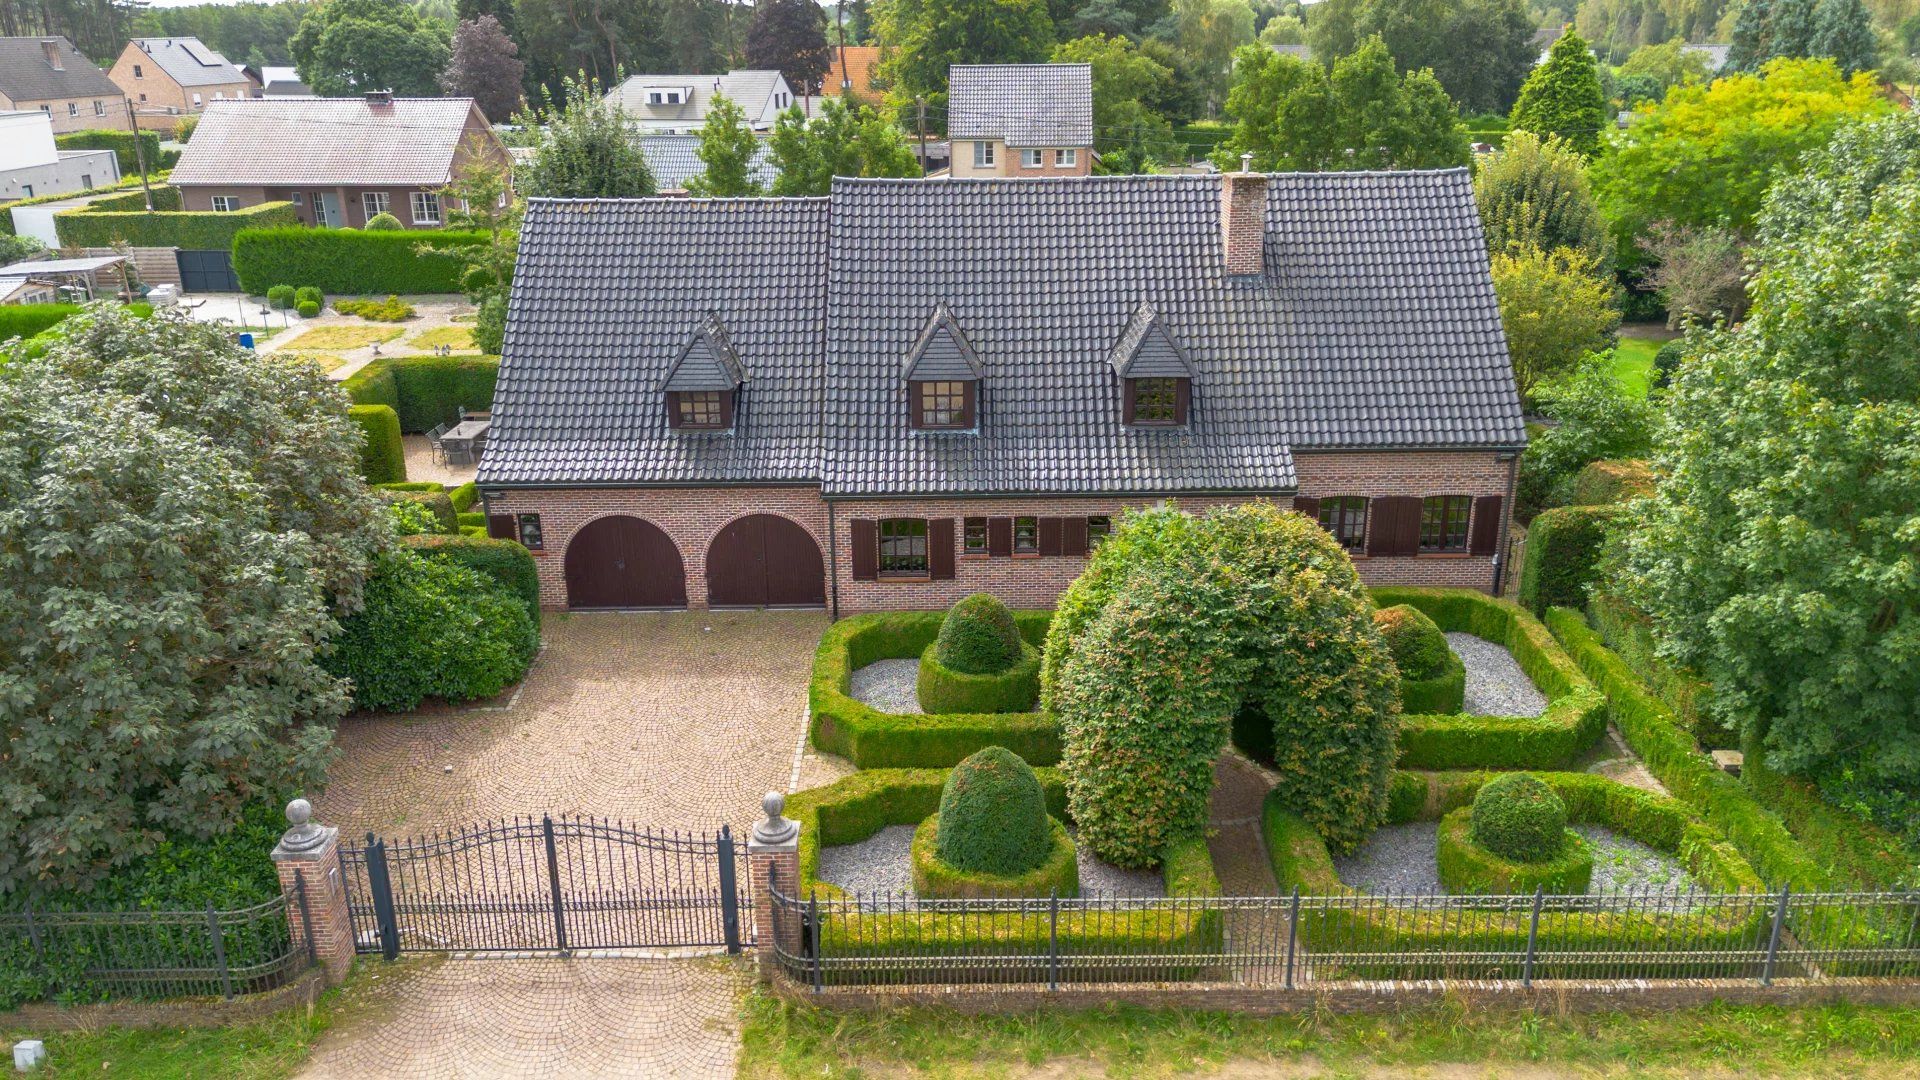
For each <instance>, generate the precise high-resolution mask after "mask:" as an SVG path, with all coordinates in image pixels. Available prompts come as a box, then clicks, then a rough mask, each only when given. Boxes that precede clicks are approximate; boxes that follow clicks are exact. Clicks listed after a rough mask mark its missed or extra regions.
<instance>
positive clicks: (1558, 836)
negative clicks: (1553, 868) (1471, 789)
mask: <svg viewBox="0 0 1920 1080" xmlns="http://www.w3.org/2000/svg"><path fill="white" fill-rule="evenodd" d="M1566 830H1567V806H1566V804H1565V803H1563V802H1561V801H1560V796H1558V795H1556V794H1554V792H1553V789H1552V788H1550V787H1548V786H1547V785H1546V784H1545V783H1543V782H1542V781H1541V780H1540V779H1539V778H1538V777H1536V776H1531V775H1529V774H1527V773H1507V774H1505V775H1502V776H1499V777H1495V778H1494V779H1492V780H1489V781H1488V782H1487V783H1486V784H1485V785H1483V786H1482V787H1481V788H1480V793H1479V794H1477V795H1475V796H1474V797H1473V816H1472V819H1471V827H1470V828H1469V830H1468V835H1469V836H1470V837H1471V839H1472V840H1473V842H1474V843H1476V844H1478V845H1480V846H1481V847H1483V848H1485V849H1487V850H1488V851H1491V852H1493V853H1494V854H1495V855H1498V856H1500V857H1501V858H1503V859H1511V860H1513V861H1514V862H1522V863H1537V862H1545V861H1547V860H1548V859H1551V858H1553V857H1554V856H1555V855H1557V854H1559V852H1560V848H1561V846H1562V845H1563V844H1564V843H1565V842H1566Z"/></svg>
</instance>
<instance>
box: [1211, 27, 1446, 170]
mask: <svg viewBox="0 0 1920 1080" xmlns="http://www.w3.org/2000/svg"><path fill="white" fill-rule="evenodd" d="M1227 116H1228V117H1229V118H1230V119H1232V120H1233V122H1234V128H1233V134H1232V135H1231V136H1230V137H1229V138H1228V139H1227V140H1226V141H1225V142H1224V143H1222V144H1221V147H1220V149H1219V150H1218V151H1216V154H1215V161H1216V162H1217V163H1219V165H1220V166H1221V167H1222V168H1238V167H1239V159H1240V155H1242V154H1246V153H1251V154H1252V155H1253V166H1254V168H1256V169H1278V170H1303V171H1309V172H1317V171H1325V170H1334V169H1435V168H1447V167H1451V166H1458V165H1465V164H1466V163H1467V160H1468V156H1469V153H1470V151H1469V149H1468V146H1467V136H1466V132H1465V131H1464V130H1463V129H1462V128H1461V126H1460V119H1459V116H1458V113H1457V112H1456V110H1455V109H1454V106H1453V102H1452V101H1450V100H1448V98H1447V94H1446V91H1444V90H1442V89H1441V88H1440V84H1439V83H1438V82H1437V81H1435V80H1434V77H1433V73H1432V72H1430V71H1409V72H1407V73H1406V74H1405V75H1396V74H1395V73H1394V65H1393V57H1391V56H1389V55H1388V54H1387V48H1386V45H1385V44H1383V43H1382V42H1381V40H1380V39H1379V38H1377V37H1375V38H1369V39H1367V41H1365V42H1364V43H1362V44H1361V46H1360V48H1359V50H1358V51H1357V52H1355V53H1353V54H1352V55H1350V56H1343V57H1341V58H1340V59H1339V61H1337V62H1336V63H1335V64H1334V65H1333V70H1332V71H1328V70H1327V69H1325V68H1323V67H1321V66H1320V65H1318V64H1312V63H1307V62H1306V61H1303V60H1298V59H1296V58H1294V57H1291V56H1282V55H1280V54H1278V53H1275V52H1274V51H1273V50H1272V49H1269V48H1267V47H1266V46H1264V45H1256V46H1251V47H1249V48H1246V49H1242V50H1241V51H1240V56H1239V58H1238V62H1237V63H1236V64H1235V66H1234V86H1233V90H1232V91H1231V92H1230V93H1229V94H1228V95H1227Z"/></svg>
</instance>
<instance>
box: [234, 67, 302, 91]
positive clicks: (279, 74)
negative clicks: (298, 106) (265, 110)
mask: <svg viewBox="0 0 1920 1080" xmlns="http://www.w3.org/2000/svg"><path fill="white" fill-rule="evenodd" d="M241 70H243V71H245V72H246V73H247V78H248V79H250V80H252V82H253V96H254V97H312V96H313V88H312V87H310V86H308V85H307V84H306V83H305V82H303V81H301V79H300V73H299V72H298V71H296V70H294V69H293V68H290V67H275V66H273V65H271V64H268V65H263V66H261V67H254V66H253V65H251V64H249V65H248V66H247V67H245V68H242V69H241Z"/></svg>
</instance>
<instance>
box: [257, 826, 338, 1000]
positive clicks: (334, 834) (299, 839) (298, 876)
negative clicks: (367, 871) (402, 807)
mask: <svg viewBox="0 0 1920 1080" xmlns="http://www.w3.org/2000/svg"><path fill="white" fill-rule="evenodd" d="M312 819H313V805H312V804H311V803H309V802H307V800H305V799H295V800H293V801H292V802H290V803H288V804H287V824H288V826H289V828H288V829H287V831H286V833H285V834H284V835H282V836H281V837H280V842H279V843H278V844H275V845H274V847H273V864H274V869H276V870H278V871H279V873H280V891H281V892H283V893H285V894H286V897H287V927H288V928H289V929H290V930H291V931H292V933H293V944H294V947H295V948H298V949H306V948H311V950H312V953H313V958H314V959H315V960H316V961H318V962H319V963H320V965H321V966H322V967H323V968H325V969H326V972H327V985H329V986H335V985H338V984H339V982H340V980H342V979H344V978H346V977H347V969H348V968H350V967H352V966H353V917H352V915H351V914H350V913H349V912H348V910H347V882H346V877H345V875H344V874H342V873H341V870H340V830H339V829H336V828H332V827H331V826H327V825H321V824H319V823H318V822H316V821H314V820H312ZM303 894H304V895H305V898H306V905H305V907H304V909H303V908H302V906H301V897H302V895H303ZM309 928H311V934H312V939H311V946H309V939H308V933H309Z"/></svg>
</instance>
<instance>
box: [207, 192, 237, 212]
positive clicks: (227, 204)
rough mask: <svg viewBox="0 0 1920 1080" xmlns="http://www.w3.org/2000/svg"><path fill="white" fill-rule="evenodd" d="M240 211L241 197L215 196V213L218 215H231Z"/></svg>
mask: <svg viewBox="0 0 1920 1080" xmlns="http://www.w3.org/2000/svg"><path fill="white" fill-rule="evenodd" d="M238 209H240V196H238V195H215V196H214V197H213V212H214V213H216V214H231V213H233V212H234V211H235V210H238Z"/></svg>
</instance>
